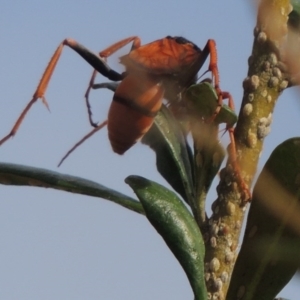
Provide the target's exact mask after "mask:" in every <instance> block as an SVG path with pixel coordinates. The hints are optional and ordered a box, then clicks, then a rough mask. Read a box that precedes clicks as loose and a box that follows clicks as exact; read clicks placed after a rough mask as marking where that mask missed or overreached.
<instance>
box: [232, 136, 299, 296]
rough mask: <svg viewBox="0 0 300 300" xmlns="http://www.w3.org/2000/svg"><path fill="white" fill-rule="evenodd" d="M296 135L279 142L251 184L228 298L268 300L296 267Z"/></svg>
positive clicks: (297, 235)
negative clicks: (252, 184)
mask: <svg viewBox="0 0 300 300" xmlns="http://www.w3.org/2000/svg"><path fill="white" fill-rule="evenodd" d="M299 253H300V138H292V139H289V140H287V141H285V142H284V143H282V144H280V145H279V146H278V147H277V148H276V149H275V150H274V151H273V153H272V154H271V156H270V158H269V160H268V161H267V163H266V165H265V167H264V169H263V171H262V173H261V174H260V176H259V178H258V180H257V183H256V185H255V188H254V192H253V198H252V204H251V207H250V211H249V215H248V220H247V226H246V231H245V236H244V240H243V244H242V248H241V251H240V253H239V256H238V259H237V262H236V264H235V267H234V271H233V274H232V280H231V283H230V287H229V291H228V294H227V299H235V297H236V295H237V294H238V293H240V295H241V294H244V296H243V298H242V297H241V299H243V300H250V299H255V300H272V299H274V298H275V296H276V295H277V294H278V293H279V292H280V291H281V289H282V288H283V287H284V286H285V285H286V284H287V283H288V282H289V281H290V279H291V278H292V277H293V275H294V274H295V273H296V271H297V269H298V267H299V266H300V256H299Z"/></svg>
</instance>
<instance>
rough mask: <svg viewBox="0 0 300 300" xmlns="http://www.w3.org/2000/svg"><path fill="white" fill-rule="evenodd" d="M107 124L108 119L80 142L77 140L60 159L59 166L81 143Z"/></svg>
mask: <svg viewBox="0 0 300 300" xmlns="http://www.w3.org/2000/svg"><path fill="white" fill-rule="evenodd" d="M105 125H107V120H106V121H104V122H103V123H101V124H100V125H98V126H97V127H96V128H94V129H93V130H92V131H91V132H89V133H88V134H87V135H85V136H84V137H83V138H82V139H81V140H80V141H79V142H77V143H76V144H75V145H74V146H73V147H72V148H71V149H70V150H69V151H68V152H67V153H66V155H65V156H64V157H63V158H62V159H61V160H60V162H59V164H58V165H57V167H58V168H59V167H60V166H61V164H62V163H63V162H64V160H65V159H66V158H67V157H68V156H69V155H70V154H71V153H72V152H73V151H74V150H75V149H76V148H77V147H78V146H80V145H81V144H83V143H84V142H85V141H86V140H87V139H88V138H90V137H91V136H92V135H93V134H94V133H96V132H97V131H99V130H100V129H102V128H103V127H104V126H105Z"/></svg>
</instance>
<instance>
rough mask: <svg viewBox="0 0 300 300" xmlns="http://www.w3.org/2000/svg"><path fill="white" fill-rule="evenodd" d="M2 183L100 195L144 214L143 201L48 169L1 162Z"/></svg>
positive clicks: (0, 176) (0, 181) (0, 180)
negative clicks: (140, 201)
mask: <svg viewBox="0 0 300 300" xmlns="http://www.w3.org/2000/svg"><path fill="white" fill-rule="evenodd" d="M0 184H5V185H19V186H23V185H25V186H26V185H27V186H36V187H44V188H53V189H56V190H62V191H66V192H71V193H75V194H82V195H88V196H93V197H100V198H103V199H106V200H109V201H112V202H114V203H116V204H119V205H121V206H123V207H125V208H128V209H130V210H132V211H135V212H137V213H140V214H144V210H143V207H142V205H141V203H139V202H138V201H136V200H135V199H133V198H130V197H128V196H126V195H124V194H122V193H119V192H117V191H115V190H112V189H109V188H107V187H105V186H103V185H101V184H99V183H96V182H93V181H90V180H87V179H84V178H80V177H76V176H70V175H66V174H61V173H58V172H53V171H50V170H46V169H40V168H33V167H28V166H23V165H16V164H8V163H0Z"/></svg>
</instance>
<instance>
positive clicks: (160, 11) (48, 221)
mask: <svg viewBox="0 0 300 300" xmlns="http://www.w3.org/2000/svg"><path fill="white" fill-rule="evenodd" d="M254 24H255V8H254V7H253V6H251V5H250V1H236V0H226V1H217V0H208V1H203V0H185V1H180V0H179V1H171V0H160V1H158V0H152V1H140V0H139V1H137V0H135V1H134V0H132V1H125V0H124V1H121V0H110V1H102V0H97V1H79V0H78V1H66V0H60V1H56V0H53V1H33V0H27V1H17V0H11V1H8V0H2V1H1V3H0V44H1V47H0V65H1V69H0V82H1V89H0V129H1V130H0V136H3V135H5V134H6V133H8V131H9V130H10V129H11V126H12V125H13V123H14V122H15V120H16V118H17V116H18V114H19V113H20V112H21V110H22V109H23V108H24V106H25V105H26V103H27V102H28V101H29V100H30V99H31V97H32V94H33V92H34V90H35V88H36V86H37V84H38V82H39V79H40V77H41V75H42V73H43V71H44V68H45V67H46V65H47V63H48V61H49V59H50V57H51V55H52V53H53V52H54V50H55V48H56V47H57V46H58V44H59V43H60V42H61V41H62V40H63V39H64V38H66V37H72V38H74V39H76V40H77V41H79V42H80V43H82V44H84V45H85V46H87V47H88V48H90V49H92V50H94V51H99V50H101V49H103V48H105V47H107V46H109V45H110V44H111V43H113V42H116V41H118V40H120V39H122V38H125V37H128V36H132V35H138V36H140V37H141V39H142V42H143V43H148V42H151V41H153V40H156V39H159V38H162V37H165V36H166V35H181V36H184V37H186V38H188V39H190V40H192V41H193V42H194V43H196V44H197V45H198V46H199V47H200V48H201V47H203V46H204V45H205V43H206V41H207V39H209V38H213V39H215V40H216V42H217V47H218V56H219V70H220V76H221V87H222V89H224V90H228V91H230V92H231V93H232V95H233V97H234V99H235V103H236V107H237V108H238V107H239V105H240V102H241V98H242V81H243V79H244V78H245V76H246V74H247V59H248V56H249V55H250V53H251V48H252V41H253V28H254ZM126 51H128V49H124V50H123V53H126ZM121 53H122V52H121ZM119 55H121V54H119ZM109 63H110V64H111V65H112V66H113V67H118V64H117V63H118V58H117V56H114V57H112V58H111V59H109ZM91 71H92V70H91V67H90V66H89V65H87V63H86V62H85V61H83V60H82V59H81V58H80V57H79V56H78V55H77V54H76V53H74V52H73V51H71V50H70V49H67V48H66V49H65V50H64V52H63V55H62V57H61V61H60V62H59V64H58V67H57V70H56V72H55V74H54V76H53V80H52V81H51V84H50V86H49V89H48V92H47V94H46V97H47V100H48V102H49V104H50V109H51V113H49V112H48V111H47V110H46V109H45V107H44V106H42V105H41V103H37V104H36V105H35V106H34V107H33V108H32V110H31V111H30V113H29V114H28V116H27V118H26V120H25V122H24V123H23V124H22V127H21V129H20V131H19V132H18V134H17V135H16V137H15V138H14V139H13V140H11V141H9V142H7V143H6V144H5V145H4V146H2V147H1V148H0V154H1V161H3V162H14V163H20V164H26V165H31V166H36V167H43V168H47V169H52V170H55V171H57V168H56V165H57V163H58V161H59V160H60V159H61V157H62V156H63V155H64V154H65V152H66V151H67V150H68V149H69V148H70V147H71V146H72V145H73V144H74V143H75V142H76V141H78V140H79V139H80V138H81V137H82V136H83V135H84V134H85V133H87V132H88V131H89V130H90V127H89V123H88V119H87V115H86V108H85V104H84V99H83V95H84V92H85V89H86V86H87V83H88V80H89V76H90V74H91ZM98 79H99V80H98V81H99V82H101V81H104V79H103V78H101V77H100V76H99V78H98ZM111 98H112V94H111V93H110V92H108V91H104V90H100V91H95V92H93V96H92V100H93V101H92V102H93V103H92V105H93V111H94V116H95V119H96V120H99V121H102V120H104V119H105V118H106V115H107V110H108V107H109V104H110V101H111ZM297 98H299V95H298V94H297V93H295V92H294V91H286V92H285V93H284V95H283V97H282V98H281V99H280V101H279V103H278V106H277V109H276V112H275V115H274V123H273V125H272V132H271V134H270V136H268V137H267V139H266V143H265V151H264V153H263V155H262V158H261V163H260V167H262V165H263V163H264V162H265V161H266V159H267V157H268V156H269V154H270V153H271V151H272V149H273V148H274V147H275V146H276V145H277V144H279V143H280V142H282V141H283V140H285V139H287V138H289V137H293V136H296V135H299V112H300V107H299V101H298V99H297ZM297 129H298V131H297ZM226 141H227V139H225V144H226ZM154 164H155V158H154V154H153V153H152V152H151V150H149V149H148V148H147V147H145V146H143V145H141V144H138V145H137V146H135V147H133V148H132V149H131V150H130V151H128V152H127V153H126V154H125V155H124V156H118V155H116V154H114V153H112V151H111V147H110V145H109V142H108V138H107V131H106V129H104V130H102V131H101V132H99V133H98V134H97V135H95V136H94V137H93V138H91V139H90V140H89V141H87V142H86V143H85V144H84V145H82V146H81V147H80V148H79V149H77V150H76V151H75V152H74V153H73V154H72V155H71V156H70V157H69V158H68V159H67V161H66V162H65V163H64V164H63V165H62V167H61V168H60V169H59V171H60V172H63V173H68V174H72V175H77V176H81V177H85V178H88V179H92V180H94V181H97V182H99V183H101V184H104V185H106V186H108V187H111V188H115V189H117V190H120V191H122V192H123V193H126V194H128V195H133V193H132V192H131V190H130V188H129V187H128V186H127V185H126V184H125V183H124V178H125V177H127V176H128V175H131V174H138V175H142V176H145V177H147V178H150V179H152V180H156V181H158V182H161V183H163V184H165V182H164V180H163V179H161V177H160V176H159V175H158V173H157V172H156V169H155V166H154ZM214 197H215V196H214V195H211V196H210V199H211V200H213V199H214ZM0 205H1V210H0V240H1V247H0V269H1V272H0V299H9V300H10V299H22V300H25V299H30V300H34V299H45V300H46V299H49V300H50V299H114V300H118V299H120V300H121V299H122V300H124V299H130V300H133V299H143V300H150V299H151V300H152V299H173V300H182V299H192V298H193V297H192V291H191V289H190V286H189V283H188V281H187V279H186V276H185V274H184V272H183V271H182V269H181V267H180V265H179V264H178V262H177V261H176V259H175V258H174V257H173V255H172V254H171V252H170V251H169V249H168V248H167V246H166V245H165V244H164V242H163V240H162V239H161V237H160V236H159V235H158V234H157V233H156V231H155V230H154V229H153V228H152V226H151V225H150V224H149V223H148V221H147V220H146V218H144V217H142V216H140V215H138V214H135V213H133V212H130V211H128V210H125V209H123V208H122V207H119V206H117V205H115V204H112V203H110V202H107V201H105V200H101V199H95V198H90V197H85V196H79V195H72V194H68V193H63V192H59V191H53V190H45V189H37V188H28V187H21V188H16V187H12V188H11V187H6V186H0ZM299 293H300V288H299V283H298V287H296V282H295V281H294V282H293V283H291V284H290V285H289V287H288V288H287V289H286V290H285V291H284V292H283V293H282V294H281V295H282V296H284V297H285V298H289V299H297V298H298V295H299Z"/></svg>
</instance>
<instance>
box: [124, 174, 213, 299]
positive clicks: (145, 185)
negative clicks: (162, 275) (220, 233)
mask: <svg viewBox="0 0 300 300" xmlns="http://www.w3.org/2000/svg"><path fill="white" fill-rule="evenodd" d="M125 181H126V183H128V184H129V185H130V186H131V188H132V189H133V190H134V192H135V193H136V195H137V196H138V198H139V199H140V201H141V203H142V205H143V207H144V210H145V212H146V216H147V218H148V220H149V221H150V223H151V224H152V225H153V227H154V228H155V229H156V230H157V231H158V233H159V234H160V235H161V236H162V238H163V239H164V240H165V242H166V244H167V245H168V246H169V248H170V249H171V251H172V252H173V254H174V255H175V257H176V258H177V259H178V261H179V263H180V264H181V266H182V267H183V269H184V271H185V273H186V275H187V277H188V279H189V281H190V284H191V286H192V289H193V291H194V295H195V300H206V299H207V293H206V287H205V282H204V265H203V260H204V252H205V248H204V243H203V239H202V236H201V233H200V230H199V228H198V226H197V224H196V222H195V220H194V219H193V217H192V215H191V214H190V212H189V211H188V209H187V208H186V206H185V205H184V204H183V202H182V201H181V200H180V199H179V198H178V197H177V196H176V194H175V193H173V192H171V191H170V190H168V189H166V188H165V187H163V186H161V185H159V184H157V183H155V182H152V181H149V180H147V179H145V178H142V177H138V176H129V177H127V178H126V180H125Z"/></svg>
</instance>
